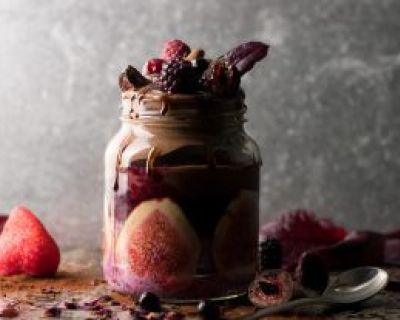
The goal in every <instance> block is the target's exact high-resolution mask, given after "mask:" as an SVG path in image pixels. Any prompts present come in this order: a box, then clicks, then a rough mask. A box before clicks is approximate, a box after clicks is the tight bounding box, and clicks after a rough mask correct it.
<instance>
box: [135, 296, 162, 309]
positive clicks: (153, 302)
mask: <svg viewBox="0 0 400 320" xmlns="http://www.w3.org/2000/svg"><path fill="white" fill-rule="evenodd" d="M139 306H140V308H142V309H144V310H147V311H154V312H160V311H161V305H160V299H159V298H158V297H157V296H156V295H155V294H154V293H151V292H143V293H142V294H141V295H140V298H139Z"/></svg>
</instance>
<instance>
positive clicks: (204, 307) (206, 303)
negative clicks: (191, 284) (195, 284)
mask: <svg viewBox="0 0 400 320" xmlns="http://www.w3.org/2000/svg"><path fill="white" fill-rule="evenodd" d="M197 310H198V312H199V316H200V319H202V320H217V319H219V318H220V310H219V307H218V306H217V305H216V304H215V303H214V302H212V301H210V300H203V301H200V302H199V304H198V306H197Z"/></svg>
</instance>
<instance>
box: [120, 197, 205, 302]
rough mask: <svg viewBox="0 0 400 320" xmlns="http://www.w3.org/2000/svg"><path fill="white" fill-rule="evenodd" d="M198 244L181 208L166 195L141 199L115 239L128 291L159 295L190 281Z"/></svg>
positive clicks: (181, 286)
mask: <svg viewBox="0 0 400 320" xmlns="http://www.w3.org/2000/svg"><path fill="white" fill-rule="evenodd" d="M199 251H200V244H199V240H198V238H197V235H196V233H195V232H194V230H193V229H192V227H191V225H190V224H189V222H188V221H187V219H186V217H185V215H184V213H183V211H182V209H181V208H180V207H179V206H178V205H177V204H176V203H174V202H173V201H172V200H170V199H169V198H161V199H153V200H148V201H143V202H142V203H141V204H139V205H138V206H137V207H136V208H135V209H134V210H133V211H132V213H131V214H130V216H129V218H128V219H127V220H126V222H125V224H124V226H123V228H122V230H121V233H120V235H119V237H118V240H117V247H116V253H117V261H118V264H119V265H120V266H121V267H122V270H121V271H122V278H123V279H124V281H125V282H126V284H127V285H128V286H129V289H130V291H132V292H134V293H140V292H143V291H151V292H153V293H156V294H158V295H161V296H162V295H168V294H170V293H173V292H177V291H179V290H181V289H183V288H184V287H186V286H187V285H189V284H190V282H191V279H192V277H193V274H194V272H195V269H196V264H197V259H198V256H199Z"/></svg>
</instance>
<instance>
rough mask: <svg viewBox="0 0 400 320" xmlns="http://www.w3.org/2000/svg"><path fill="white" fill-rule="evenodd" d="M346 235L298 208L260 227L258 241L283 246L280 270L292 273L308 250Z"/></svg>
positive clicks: (331, 224)
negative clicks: (270, 241) (266, 240)
mask: <svg viewBox="0 0 400 320" xmlns="http://www.w3.org/2000/svg"><path fill="white" fill-rule="evenodd" d="M346 234H347V232H346V230H345V229H344V228H342V227H340V226H336V225H334V224H333V223H332V222H331V221H330V220H328V219H321V218H318V217H316V215H315V213H314V212H312V211H309V210H303V209H297V210H294V211H289V212H287V213H285V214H283V215H282V216H281V217H280V218H279V219H278V220H276V221H273V222H270V223H267V224H265V225H264V226H263V227H262V228H261V234H260V236H261V240H262V241H263V240H265V239H267V238H274V239H277V240H279V242H280V243H281V245H282V254H283V268H284V269H285V270H294V269H295V268H296V265H297V263H298V259H299V257H300V256H301V255H302V254H303V253H304V252H305V251H308V250H310V249H314V248H318V247H322V246H327V245H331V244H334V243H336V242H338V241H341V240H343V238H344V237H345V236H346Z"/></svg>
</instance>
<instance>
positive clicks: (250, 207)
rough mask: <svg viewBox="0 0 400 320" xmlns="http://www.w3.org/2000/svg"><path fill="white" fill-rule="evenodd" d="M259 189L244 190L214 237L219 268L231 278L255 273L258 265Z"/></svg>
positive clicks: (228, 210) (238, 278)
mask: <svg viewBox="0 0 400 320" xmlns="http://www.w3.org/2000/svg"><path fill="white" fill-rule="evenodd" d="M257 242H258V193H257V192H255V191H248V190H242V191H240V192H239V194H238V196H237V197H236V198H235V199H234V200H232V202H231V203H230V204H229V206H228V208H227V210H226V213H225V214H224V216H223V217H222V219H221V220H220V221H219V223H218V225H217V228H216V230H215V235H214V241H213V256H214V262H215V265H216V267H217V270H218V272H219V273H220V274H222V275H223V276H224V277H226V278H228V279H231V280H241V281H242V280H247V279H251V278H252V277H254V274H255V272H256V268H257Z"/></svg>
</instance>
